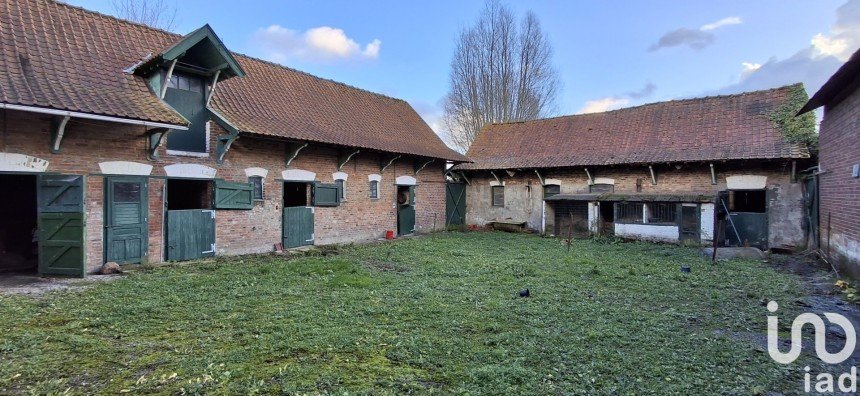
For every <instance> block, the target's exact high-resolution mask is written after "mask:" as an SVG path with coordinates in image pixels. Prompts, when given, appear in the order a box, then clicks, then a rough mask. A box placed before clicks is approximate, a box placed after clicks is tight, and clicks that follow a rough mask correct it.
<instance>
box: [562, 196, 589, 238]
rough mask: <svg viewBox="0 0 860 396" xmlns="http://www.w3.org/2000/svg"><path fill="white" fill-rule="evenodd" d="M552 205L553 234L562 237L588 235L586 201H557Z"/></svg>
mask: <svg viewBox="0 0 860 396" xmlns="http://www.w3.org/2000/svg"><path fill="white" fill-rule="evenodd" d="M554 205H555V235H558V236H561V237H564V238H570V237H583V236H587V235H588V233H589V229H588V202H585V201H557V202H555V203H554Z"/></svg>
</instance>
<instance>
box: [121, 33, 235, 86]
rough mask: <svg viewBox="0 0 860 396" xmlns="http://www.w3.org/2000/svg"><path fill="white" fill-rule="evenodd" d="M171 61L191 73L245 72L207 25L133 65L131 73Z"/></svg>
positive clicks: (229, 74)
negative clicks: (157, 53)
mask: <svg viewBox="0 0 860 396" xmlns="http://www.w3.org/2000/svg"><path fill="white" fill-rule="evenodd" d="M174 61H175V62H176V67H177V68H178V69H179V70H184V71H187V72H192V73H195V74H201V75H207V76H211V75H214V74H215V73H216V72H219V71H220V79H221V80H224V79H227V78H230V77H242V76H244V75H245V71H244V70H243V69H242V66H241V65H239V62H238V61H237V60H236V58H235V57H233V54H232V53H231V52H230V50H228V49H227V47H226V46H225V45H224V43H223V42H222V41H221V39H220V38H218V36H217V35H216V34H215V31H214V30H212V27H210V26H209V25H208V24H206V25H203V27H201V28H199V29H197V30H195V31H193V32H191V33H189V34H187V35H185V36H184V37H182V39H180V40H179V41H178V42H176V43H174V44H173V45H171V46H170V47H168V48H167V49H165V50H164V51H162V52H161V54H159V55H156V56H153V57H151V58H150V59H148V60H146V61H144V62H142V63H141V64H140V65H138V66H137V67H135V68H134V73H135V74H138V75H148V74H150V73H151V72H152V71H153V70H154V69H158V68H161V67H162V66H164V65H165V64H169V63H173V62H174Z"/></svg>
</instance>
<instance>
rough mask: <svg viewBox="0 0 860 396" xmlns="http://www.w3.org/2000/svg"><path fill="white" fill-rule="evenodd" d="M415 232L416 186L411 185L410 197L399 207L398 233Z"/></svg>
mask: <svg viewBox="0 0 860 396" xmlns="http://www.w3.org/2000/svg"><path fill="white" fill-rule="evenodd" d="M413 232H415V186H411V187H409V199H408V200H406V202H404V203H402V204H399V205H398V207H397V235H408V234H412V233H413Z"/></svg>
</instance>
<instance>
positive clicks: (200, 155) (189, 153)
mask: <svg viewBox="0 0 860 396" xmlns="http://www.w3.org/2000/svg"><path fill="white" fill-rule="evenodd" d="M166 153H167V155H175V156H177V157H195V158H209V153H198V152H194V151H180V150H167V151H166Z"/></svg>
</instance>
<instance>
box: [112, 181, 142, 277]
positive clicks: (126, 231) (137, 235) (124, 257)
mask: <svg viewBox="0 0 860 396" xmlns="http://www.w3.org/2000/svg"><path fill="white" fill-rule="evenodd" d="M147 202H148V200H147V182H146V178H143V177H108V178H107V179H106V181H105V250H106V254H105V261H114V262H117V263H119V264H129V263H140V262H141V261H142V260H143V258H144V257H145V256H146V253H147V246H148V244H147V234H148V227H147V224H148V222H147V220H148V212H149V210H148V205H147Z"/></svg>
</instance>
